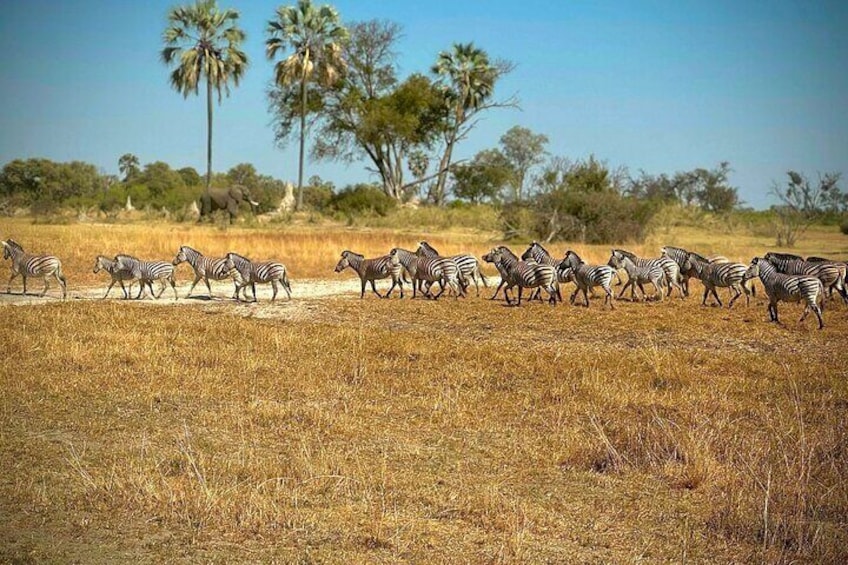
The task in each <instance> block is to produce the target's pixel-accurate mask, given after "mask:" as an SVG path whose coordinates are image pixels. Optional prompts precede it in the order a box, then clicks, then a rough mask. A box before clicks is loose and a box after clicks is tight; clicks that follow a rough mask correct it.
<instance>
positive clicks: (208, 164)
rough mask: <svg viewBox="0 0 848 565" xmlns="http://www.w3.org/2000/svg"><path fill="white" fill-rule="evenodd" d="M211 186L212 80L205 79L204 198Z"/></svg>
mask: <svg viewBox="0 0 848 565" xmlns="http://www.w3.org/2000/svg"><path fill="white" fill-rule="evenodd" d="M211 184H212V80H211V79H210V78H209V77H208V76H207V77H206V196H207V197H208V196H209V186H210V185H211Z"/></svg>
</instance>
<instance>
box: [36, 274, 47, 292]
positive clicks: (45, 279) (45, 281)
mask: <svg viewBox="0 0 848 565" xmlns="http://www.w3.org/2000/svg"><path fill="white" fill-rule="evenodd" d="M47 287H48V284H47V277H44V290H42V291H41V294H39V295H38V296H44V295H45V294H47Z"/></svg>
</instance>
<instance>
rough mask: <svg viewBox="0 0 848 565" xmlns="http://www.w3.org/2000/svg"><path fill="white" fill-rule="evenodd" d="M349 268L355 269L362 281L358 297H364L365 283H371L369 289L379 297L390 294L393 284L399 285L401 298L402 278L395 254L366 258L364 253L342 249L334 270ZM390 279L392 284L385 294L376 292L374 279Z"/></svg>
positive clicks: (339, 270) (393, 287) (386, 296)
mask: <svg viewBox="0 0 848 565" xmlns="http://www.w3.org/2000/svg"><path fill="white" fill-rule="evenodd" d="M347 268H350V269H352V270H354V271H356V274H357V275H359V280H360V282H361V283H362V288H361V291H360V293H359V298H360V299H361V298H365V285H366V283H369V282H370V283H371V290H373V291H374V294H376V295H377V296H379V297H380V298H388V297H389V296H391V294H392V291H393V290H394V289H395V286H398V287H400V297H401V298H403V278H402V277H401V269H402V267H401V264H400V261H399V260H398V259H397V256H395V257H392V256H391V255H383V256H382V257H374V258H371V259H366V258H365V256H364V255H360V254H359V253H354V252H353V251H348V250H345V251H342V257H341V259H339V262H338V263H337V264H336V268H335V272H337V273H341V272H342V271H344V270H345V269H347ZM388 278H391V279H392V286H391V288H389V291H388V292H387V293H386V295H385V296H383V295H381V294H380V293H379V292H377V287H376V285H375V282H374V281H377V280H381V279H388Z"/></svg>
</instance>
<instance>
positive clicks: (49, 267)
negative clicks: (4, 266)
mask: <svg viewBox="0 0 848 565" xmlns="http://www.w3.org/2000/svg"><path fill="white" fill-rule="evenodd" d="M2 243H3V259H11V260H12V276H11V277H9V284H8V285H7V286H6V293H7V294H10V293H11V291H12V281H13V280H14V279H15V277H17V276H18V275H20V276H21V277H23V279H24V291H23V294H26V287H27V277H41V278H43V279H44V290H43V291H41V294H39V296H44V295H45V294H47V286H48V285H47V278H48V277H51V276H53V277H56V280H57V281H59V286H61V287H62V300H64V299H65V298H67V296H68V281H67V279H65V275H63V274H62V262H61V261H59V258H58V257H55V256H53V255H30V254H28V253H25V252H24V248H23V247H21V244H20V243H18V242H17V241H15V240H13V239H7V240H6V241H3V242H2Z"/></svg>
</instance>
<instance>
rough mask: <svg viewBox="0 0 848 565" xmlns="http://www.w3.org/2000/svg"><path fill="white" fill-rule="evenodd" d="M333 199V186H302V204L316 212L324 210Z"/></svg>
mask: <svg viewBox="0 0 848 565" xmlns="http://www.w3.org/2000/svg"><path fill="white" fill-rule="evenodd" d="M332 200H333V187H332V186H331V185H327V184H321V185H318V186H304V187H303V205H304V206H305V207H307V208H309V209H311V210H315V211H316V212H324V211H325V210H327V209H328V208H329V207H330V203H331V202H332Z"/></svg>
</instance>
